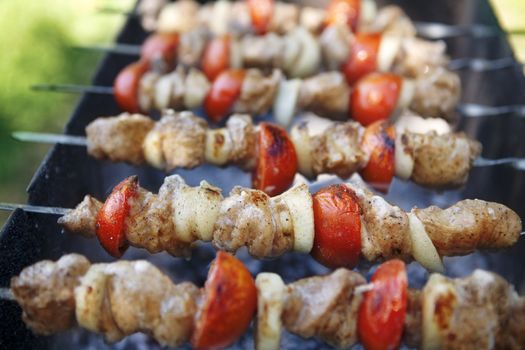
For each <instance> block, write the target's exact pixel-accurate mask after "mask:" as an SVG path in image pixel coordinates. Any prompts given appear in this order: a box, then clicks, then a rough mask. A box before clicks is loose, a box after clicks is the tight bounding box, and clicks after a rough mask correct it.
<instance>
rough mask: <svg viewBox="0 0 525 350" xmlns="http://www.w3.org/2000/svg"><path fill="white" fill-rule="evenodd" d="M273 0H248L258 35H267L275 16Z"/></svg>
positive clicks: (254, 27) (253, 24)
mask: <svg viewBox="0 0 525 350" xmlns="http://www.w3.org/2000/svg"><path fill="white" fill-rule="evenodd" d="M273 6H274V4H273V0H248V9H249V11H250V18H251V20H252V26H253V30H254V31H255V33H256V34H258V35H260V34H265V33H266V32H267V31H268V26H269V25H270V22H271V20H272V15H273Z"/></svg>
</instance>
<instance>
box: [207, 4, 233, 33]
mask: <svg viewBox="0 0 525 350" xmlns="http://www.w3.org/2000/svg"><path fill="white" fill-rule="evenodd" d="M231 12H232V3H231V2H230V1H227V0H219V1H217V2H215V3H214V4H213V15H212V21H211V22H210V29H211V32H212V33H213V34H215V35H217V36H221V35H226V34H228V32H229V22H230V13H231Z"/></svg>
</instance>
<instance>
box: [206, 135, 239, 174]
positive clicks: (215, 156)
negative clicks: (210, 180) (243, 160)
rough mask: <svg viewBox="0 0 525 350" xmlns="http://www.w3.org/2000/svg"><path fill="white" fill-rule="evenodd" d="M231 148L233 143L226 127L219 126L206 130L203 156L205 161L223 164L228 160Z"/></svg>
mask: <svg viewBox="0 0 525 350" xmlns="http://www.w3.org/2000/svg"><path fill="white" fill-rule="evenodd" d="M232 149H233V143H232V139H231V137H230V133H229V131H228V130H227V129H225V128H221V129H215V130H207V131H206V146H205V148H204V158H205V159H206V162H207V163H211V164H215V165H225V164H226V163H227V162H228V159H229V156H230V153H231V151H232Z"/></svg>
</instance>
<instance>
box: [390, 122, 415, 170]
mask: <svg viewBox="0 0 525 350" xmlns="http://www.w3.org/2000/svg"><path fill="white" fill-rule="evenodd" d="M402 138H403V132H399V130H396V141H395V158H394V159H395V160H394V166H395V174H396V177H398V178H400V179H402V180H408V179H410V176H412V171H413V170H414V156H413V154H412V152H411V149H410V148H409V147H405V144H404V143H403V140H402Z"/></svg>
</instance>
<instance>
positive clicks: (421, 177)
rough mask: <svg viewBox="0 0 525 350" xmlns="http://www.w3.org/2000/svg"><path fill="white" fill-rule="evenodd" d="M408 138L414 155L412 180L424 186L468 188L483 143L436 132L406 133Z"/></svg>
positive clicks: (458, 134)
mask: <svg viewBox="0 0 525 350" xmlns="http://www.w3.org/2000/svg"><path fill="white" fill-rule="evenodd" d="M405 135H406V138H405V141H406V143H407V145H409V147H410V148H411V149H412V154H413V156H414V170H413V173H412V175H411V179H412V180H413V181H414V182H416V183H418V184H420V185H423V186H430V187H435V188H447V187H457V186H461V185H464V184H465V183H466V182H467V179H468V175H469V173H470V169H471V168H472V164H473V163H474V160H475V159H476V158H477V157H478V156H479V155H480V153H481V144H480V143H479V142H477V141H474V140H472V139H470V138H468V137H467V136H466V135H465V134H463V133H450V134H443V135H438V134H437V133H435V132H430V133H426V134H419V133H412V132H410V131H406V132H405Z"/></svg>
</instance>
